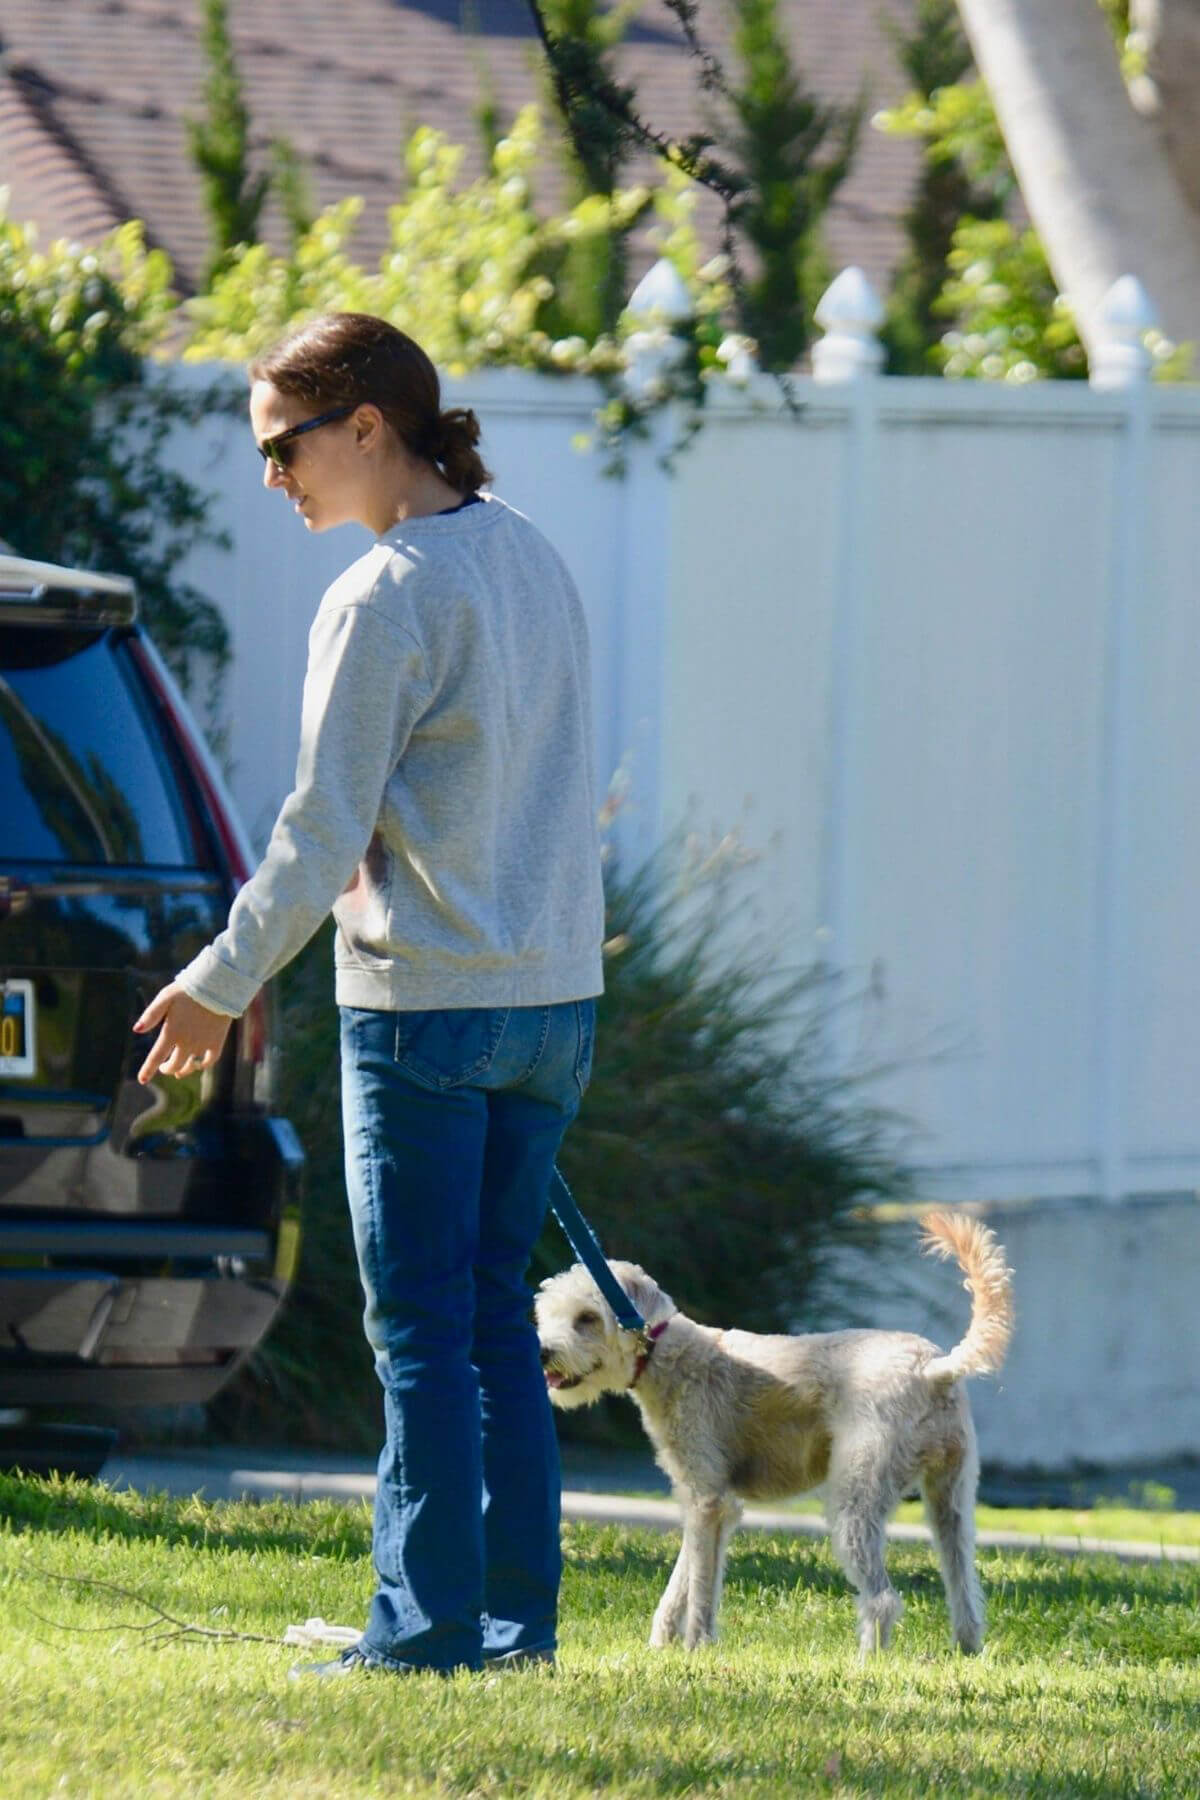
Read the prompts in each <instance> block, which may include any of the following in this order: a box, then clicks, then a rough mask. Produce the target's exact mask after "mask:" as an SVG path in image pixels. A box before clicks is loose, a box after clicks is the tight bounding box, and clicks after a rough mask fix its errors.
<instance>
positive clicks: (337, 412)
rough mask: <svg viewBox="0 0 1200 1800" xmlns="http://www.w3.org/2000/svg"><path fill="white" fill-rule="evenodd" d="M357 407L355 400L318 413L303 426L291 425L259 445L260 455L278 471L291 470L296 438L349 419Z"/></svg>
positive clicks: (306, 420)
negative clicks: (292, 446) (293, 443)
mask: <svg viewBox="0 0 1200 1800" xmlns="http://www.w3.org/2000/svg"><path fill="white" fill-rule="evenodd" d="M357 405H358V402H357V400H355V401H352V402H351V403H350V405H348V406H335V407H333V408H332V409H331V410H330V411H329V412H323V413H318V414H317V416H316V418H315V419H305V421H304V423H303V424H302V425H289V427H288V429H287V430H286V431H277V432H276V433H275V436H274V437H269V438H264V439H263V441H262V443H261V444H259V445H257V450H258V454H259V455H260V456H261V457H262V459H263V461H264V462H273V463H274V464H275V467H276V468H277V469H286V468H289V467H290V466H291V461H292V452H291V450H290V449H289V448H288V445H289V444H290V443H291V442H292V440H293V439H294V438H298V437H303V436H304V433H305V432H306V431H315V430H316V429H317V426H318V425H332V424H333V422H334V420H335V419H344V418H347V417H348V416H349V414H350V413H352V412H353V411H354V409H355V407H356V406H357Z"/></svg>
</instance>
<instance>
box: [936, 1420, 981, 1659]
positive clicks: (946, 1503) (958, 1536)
mask: <svg viewBox="0 0 1200 1800" xmlns="http://www.w3.org/2000/svg"><path fill="white" fill-rule="evenodd" d="M977 1480H978V1462H977V1459H976V1454H975V1446H974V1443H973V1442H970V1443H968V1444H967V1446H966V1448H965V1452H964V1455H963V1457H962V1459H961V1460H960V1461H955V1462H954V1463H952V1464H949V1465H948V1464H945V1463H941V1464H939V1465H938V1467H937V1468H936V1469H930V1470H928V1471H926V1472H925V1473H924V1474H923V1475H922V1477H921V1493H922V1496H923V1498H924V1501H925V1517H926V1518H927V1519H928V1521H929V1529H930V1531H932V1533H933V1541H934V1543H935V1544H936V1545H937V1551H938V1559H939V1561H940V1562H941V1565H942V1581H943V1582H944V1584H945V1588H946V1604H947V1606H948V1607H949V1609H950V1629H951V1631H952V1632H953V1634H954V1641H955V1643H956V1644H957V1645H958V1647H959V1649H960V1650H965V1651H967V1652H969V1653H971V1654H973V1653H974V1652H975V1651H976V1650H978V1649H979V1648H980V1647H981V1645H982V1644H983V1627H984V1602H983V1590H982V1589H981V1588H980V1585H979V1575H978V1572H977V1570H976V1568H975V1487H976V1483H977Z"/></svg>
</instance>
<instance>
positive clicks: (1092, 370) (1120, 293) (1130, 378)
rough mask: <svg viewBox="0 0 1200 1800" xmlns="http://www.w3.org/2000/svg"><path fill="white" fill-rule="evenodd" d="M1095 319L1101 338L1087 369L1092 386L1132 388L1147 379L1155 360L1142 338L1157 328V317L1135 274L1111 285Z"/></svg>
mask: <svg viewBox="0 0 1200 1800" xmlns="http://www.w3.org/2000/svg"><path fill="white" fill-rule="evenodd" d="M1097 318H1098V323H1099V327H1100V332H1101V336H1100V339H1099V342H1098V343H1097V344H1096V347H1095V349H1094V351H1093V353H1092V356H1091V359H1090V367H1089V369H1088V381H1089V382H1090V383H1091V385H1092V387H1094V388H1119V387H1132V386H1134V385H1135V384H1136V383H1137V382H1141V381H1146V380H1148V379H1149V375H1150V369H1151V367H1152V365H1153V362H1154V358H1153V356H1152V355H1151V354H1150V351H1149V350H1148V349H1147V348H1146V343H1145V338H1146V333H1147V332H1148V331H1153V330H1154V328H1155V327H1156V326H1157V324H1158V314H1157V312H1156V311H1155V308H1154V302H1153V301H1152V300H1151V298H1150V296H1149V294H1148V293H1147V292H1146V290H1145V288H1144V287H1143V286H1142V284H1141V282H1140V281H1139V280H1138V278H1137V276H1136V275H1121V276H1119V277H1118V278H1117V280H1116V281H1114V282H1113V284H1112V286H1111V287H1110V288H1109V289H1108V292H1107V293H1106V294H1105V296H1104V298H1103V300H1102V301H1101V302H1100V311H1099V313H1098V315H1097Z"/></svg>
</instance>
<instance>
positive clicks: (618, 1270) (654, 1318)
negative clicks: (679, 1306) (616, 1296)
mask: <svg viewBox="0 0 1200 1800" xmlns="http://www.w3.org/2000/svg"><path fill="white" fill-rule="evenodd" d="M609 1267H610V1268H611V1269H612V1272H613V1274H614V1275H615V1276H616V1278H617V1280H618V1281H619V1282H620V1284H621V1286H622V1288H623V1289H624V1291H625V1292H626V1293H627V1294H628V1295H629V1298H630V1299H631V1300H632V1301H633V1304H634V1305H635V1306H636V1307H637V1309H638V1311H639V1312H640V1313H641V1315H642V1317H643V1319H645V1321H646V1323H647V1325H655V1324H657V1323H658V1321H659V1320H660V1319H667V1318H670V1316H671V1314H672V1313H673V1312H674V1311H675V1302H674V1301H673V1300H672V1298H671V1296H670V1294H664V1293H663V1291H662V1289H661V1288H660V1287H659V1285H658V1283H657V1281H655V1279H654V1277H653V1276H652V1275H647V1273H646V1271H645V1269H643V1268H642V1267H641V1266H640V1265H639V1264H638V1263H628V1262H618V1263H610V1264H609Z"/></svg>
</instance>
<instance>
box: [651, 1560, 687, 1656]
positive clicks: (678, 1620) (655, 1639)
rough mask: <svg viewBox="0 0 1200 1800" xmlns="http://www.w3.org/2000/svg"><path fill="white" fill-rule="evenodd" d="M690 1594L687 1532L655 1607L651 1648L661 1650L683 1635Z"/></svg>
mask: <svg viewBox="0 0 1200 1800" xmlns="http://www.w3.org/2000/svg"><path fill="white" fill-rule="evenodd" d="M687 1596H688V1542H687V1536H686V1534H685V1536H684V1540H683V1543H682V1544H681V1545H680V1546H679V1555H678V1556H677V1557H676V1558H675V1567H674V1568H673V1569H672V1570H671V1578H670V1580H669V1581H668V1582H667V1585H666V1587H665V1588H664V1589H663V1597H662V1599H661V1600H660V1601H659V1603H658V1606H657V1607H656V1609H655V1613H654V1619H653V1621H652V1623H651V1626H650V1648H651V1649H652V1650H661V1649H663V1647H664V1646H665V1645H667V1644H671V1643H674V1641H675V1639H676V1638H679V1637H682V1636H683V1621H684V1616H685V1614H686V1612H687Z"/></svg>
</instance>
